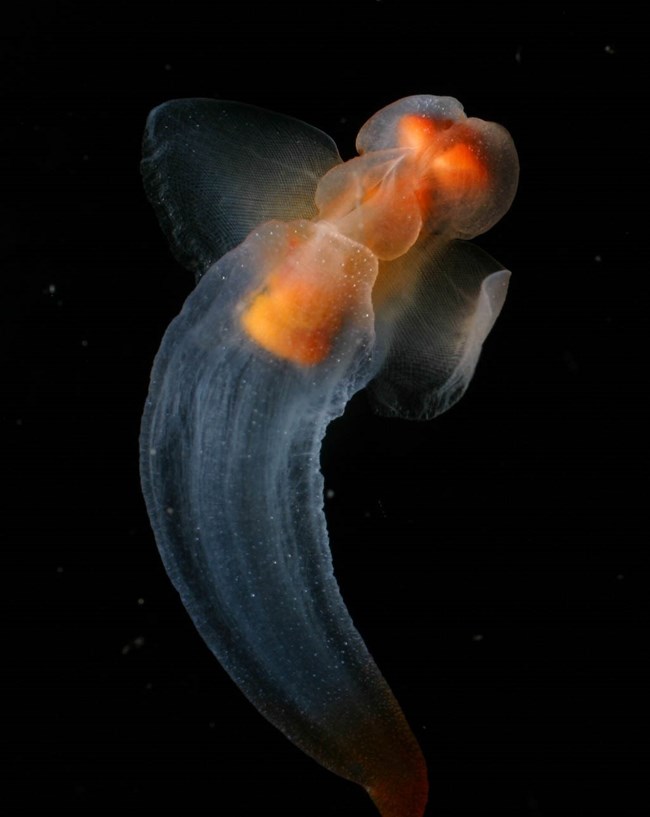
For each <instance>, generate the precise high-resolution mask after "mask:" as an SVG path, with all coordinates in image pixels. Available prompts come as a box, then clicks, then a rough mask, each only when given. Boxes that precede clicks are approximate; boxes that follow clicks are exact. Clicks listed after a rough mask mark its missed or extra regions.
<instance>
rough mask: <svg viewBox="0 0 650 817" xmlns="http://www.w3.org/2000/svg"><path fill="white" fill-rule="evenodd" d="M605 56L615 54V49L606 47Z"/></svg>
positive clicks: (610, 46) (609, 46)
mask: <svg viewBox="0 0 650 817" xmlns="http://www.w3.org/2000/svg"><path fill="white" fill-rule="evenodd" d="M605 54H616V49H615V48H614V46H613V45H606V46H605Z"/></svg>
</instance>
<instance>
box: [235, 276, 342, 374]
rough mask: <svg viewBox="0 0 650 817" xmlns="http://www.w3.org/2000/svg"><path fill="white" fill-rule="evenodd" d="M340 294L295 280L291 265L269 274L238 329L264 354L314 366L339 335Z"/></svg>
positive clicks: (320, 284)
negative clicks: (242, 328) (258, 346)
mask: <svg viewBox="0 0 650 817" xmlns="http://www.w3.org/2000/svg"><path fill="white" fill-rule="evenodd" d="M341 294H342V293H341V292H340V288H339V287H334V288H332V286H331V285H329V286H328V285H327V283H326V282H319V281H318V279H317V277H316V276H312V275H308V276H305V277H302V278H301V277H299V276H298V274H297V273H296V272H295V270H294V269H293V268H292V267H291V266H290V265H288V264H287V265H283V266H281V267H279V268H276V269H275V270H274V271H273V272H271V273H270V274H269V275H268V277H267V278H266V280H265V283H264V286H263V287H262V288H261V289H259V290H258V291H257V292H256V293H255V294H253V297H252V299H251V301H250V303H249V305H248V307H247V308H246V309H245V311H244V313H243V314H242V317H241V322H242V326H243V327H244V329H245V330H246V332H248V334H249V335H250V337H251V338H252V339H253V340H254V341H256V342H257V343H258V344H259V345H260V346H262V347H263V348H264V349H266V350H267V351H269V352H271V353H273V354H274V355H277V356H278V357H281V358H284V359H285V360H291V361H292V362H294V363H299V364H301V365H303V366H315V365H316V364H318V363H321V362H322V361H323V360H324V359H325V358H326V357H327V355H328V353H329V350H330V348H331V345H332V340H333V338H334V336H335V334H336V332H337V331H338V329H339V327H340V325H341V320H342V315H341V306H340V299H341Z"/></svg>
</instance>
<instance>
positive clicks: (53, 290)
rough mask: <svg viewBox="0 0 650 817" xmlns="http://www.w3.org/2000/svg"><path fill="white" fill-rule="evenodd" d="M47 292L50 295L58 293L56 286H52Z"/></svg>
mask: <svg viewBox="0 0 650 817" xmlns="http://www.w3.org/2000/svg"><path fill="white" fill-rule="evenodd" d="M47 291H48V292H49V293H50V295H54V293H55V292H56V284H50V285H49V287H48V288H47Z"/></svg>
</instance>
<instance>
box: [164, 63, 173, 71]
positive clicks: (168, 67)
mask: <svg viewBox="0 0 650 817" xmlns="http://www.w3.org/2000/svg"><path fill="white" fill-rule="evenodd" d="M171 70H172V67H171V65H170V64H169V63H168V62H166V63H165V71H171Z"/></svg>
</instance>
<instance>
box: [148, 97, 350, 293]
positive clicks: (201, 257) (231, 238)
mask: <svg viewBox="0 0 650 817" xmlns="http://www.w3.org/2000/svg"><path fill="white" fill-rule="evenodd" d="M340 161H341V157H340V156H339V153H338V150H337V148H336V145H335V144H334V142H333V141H332V140H331V139H330V137H329V136H327V135H326V134H324V133H323V132H322V131H320V130H318V129H317V128H314V127H312V126H311V125H307V124H306V123H305V122H300V121H299V120H297V119H293V118H292V117H290V116H283V115H282V114H277V113H271V112H270V111H265V110H262V109H261V108H256V107H254V106H252V105H242V104H240V103H238V102H223V101H219V100H214V99H179V100H173V101H171V102H165V103H164V104H163V105H160V106H159V107H157V108H154V110H153V111H152V112H151V113H150V114H149V117H148V119H147V125H146V129H145V134H144V141H143V160H142V165H141V168H142V176H143V179H144V186H145V190H146V192H147V195H148V197H149V200H150V201H151V203H152V204H153V206H154V209H155V211H156V213H157V215H158V219H159V221H160V224H161V226H162V228H163V231H164V232H165V234H166V236H167V238H168V240H169V242H170V244H171V247H172V251H173V253H174V255H175V256H176V258H177V259H178V261H179V262H180V263H181V264H183V266H185V267H187V268H188V269H190V270H192V271H193V272H194V273H195V274H196V275H197V277H200V276H201V275H202V274H203V273H204V272H205V271H206V270H207V269H208V267H209V266H210V265H211V264H213V263H214V262H215V261H216V260H217V259H219V258H220V257H221V256H222V255H224V254H225V253H226V252H228V251H229V250H231V249H232V248H233V247H236V246H237V245H238V244H240V243H241V242H242V241H243V240H244V239H245V238H246V236H247V235H248V233H250V231H251V230H252V229H253V228H254V227H257V226H258V225H259V224H261V223H262V222H264V221H269V220H270V219H281V220H283V221H291V220H292V219H296V218H312V217H313V216H315V215H316V206H315V204H314V193H315V190H316V186H317V184H318V181H319V180H320V178H321V176H323V175H324V174H325V173H326V172H327V171H328V170H329V169H330V168H331V167H333V166H334V165H335V164H338V163H339V162H340Z"/></svg>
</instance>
